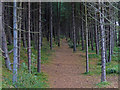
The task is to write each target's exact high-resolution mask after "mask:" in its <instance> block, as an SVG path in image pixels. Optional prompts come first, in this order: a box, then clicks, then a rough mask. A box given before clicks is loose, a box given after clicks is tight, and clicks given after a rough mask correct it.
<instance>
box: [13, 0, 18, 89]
mask: <svg viewBox="0 0 120 90" xmlns="http://www.w3.org/2000/svg"><path fill="white" fill-rule="evenodd" d="M17 34H18V32H17V3H16V0H14V6H13V36H14V51H13V55H14V58H13V84H15V87H17V86H16V82H17V68H18V45H17V43H18V35H17Z"/></svg>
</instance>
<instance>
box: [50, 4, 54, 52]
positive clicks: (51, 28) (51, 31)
mask: <svg viewBox="0 0 120 90" xmlns="http://www.w3.org/2000/svg"><path fill="white" fill-rule="evenodd" d="M52 17H53V16H52V2H50V49H51V50H52V43H53V42H52V37H53V26H52V22H53V20H52Z"/></svg>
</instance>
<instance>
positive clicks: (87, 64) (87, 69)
mask: <svg viewBox="0 0 120 90" xmlns="http://www.w3.org/2000/svg"><path fill="white" fill-rule="evenodd" d="M85 21H86V23H85V27H86V72H87V73H88V72H89V59H88V25H87V7H86V2H85Z"/></svg>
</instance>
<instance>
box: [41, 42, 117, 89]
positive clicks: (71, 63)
mask: <svg viewBox="0 0 120 90" xmlns="http://www.w3.org/2000/svg"><path fill="white" fill-rule="evenodd" d="M83 56H85V53H82V52H79V51H77V52H76V53H73V50H72V49H71V48H69V47H68V44H67V42H66V40H63V41H62V45H61V47H60V48H55V56H53V59H52V61H51V63H50V64H46V65H43V66H42V70H43V72H46V73H47V74H48V75H49V83H50V88H92V87H96V84H97V83H98V82H100V76H97V77H96V76H88V75H83V73H84V72H85V57H83ZM113 78H116V77H114V76H113ZM110 79H111V78H110ZM110 81H111V82H112V80H110ZM114 85H116V83H114ZM114 85H113V86H110V87H114ZM116 87H117V85H116Z"/></svg>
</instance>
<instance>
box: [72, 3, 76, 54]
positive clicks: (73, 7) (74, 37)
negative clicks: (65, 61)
mask: <svg viewBox="0 0 120 90" xmlns="http://www.w3.org/2000/svg"><path fill="white" fill-rule="evenodd" d="M74 4H75V3H72V19H73V21H72V22H73V45H74V47H73V52H75V51H76V31H75V6H74Z"/></svg>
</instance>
